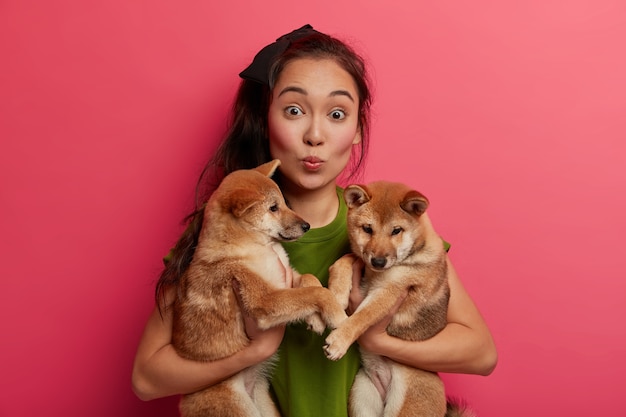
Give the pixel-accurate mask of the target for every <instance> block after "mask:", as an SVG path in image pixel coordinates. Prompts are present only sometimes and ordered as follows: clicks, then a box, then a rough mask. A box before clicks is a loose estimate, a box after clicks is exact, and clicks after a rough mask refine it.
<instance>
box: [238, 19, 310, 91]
mask: <svg viewBox="0 0 626 417" xmlns="http://www.w3.org/2000/svg"><path fill="white" fill-rule="evenodd" d="M314 33H320V32H318V31H316V30H315V29H313V26H311V25H304V26H302V27H301V28H300V29H296V30H294V31H293V32H290V33H287V34H286V35H283V36H281V37H280V38H278V39H276V42H274V43H272V44H269V45H267V46H266V47H264V48H263V49H261V50H260V51H259V53H257V54H256V55H255V57H254V59H253V60H252V63H251V64H250V65H248V67H247V68H246V69H245V70H243V71H241V72H240V73H239V76H240V77H241V78H243V79H245V80H251V81H256V82H257V83H261V84H265V85H269V75H270V74H269V73H270V66H271V64H272V63H273V62H274V59H275V58H276V57H278V56H279V55H280V54H282V53H283V52H285V50H287V48H289V45H291V42H293V41H296V40H298V39H302V38H304V37H307V36H309V35H312V34H314Z"/></svg>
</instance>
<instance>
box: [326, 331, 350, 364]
mask: <svg viewBox="0 0 626 417" xmlns="http://www.w3.org/2000/svg"><path fill="white" fill-rule="evenodd" d="M337 338H338V335H337V334H336V332H335V331H333V332H331V333H330V334H329V335H328V337H327V338H326V344H325V345H324V353H325V354H326V357H327V358H328V359H330V360H332V361H336V360H339V359H341V358H343V356H344V355H345V354H346V351H347V350H348V346H346V347H342V343H340V342H338V341H337V340H336V339H337Z"/></svg>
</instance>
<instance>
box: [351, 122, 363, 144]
mask: <svg viewBox="0 0 626 417" xmlns="http://www.w3.org/2000/svg"><path fill="white" fill-rule="evenodd" d="M361 139H362V136H361V127H360V126H359V127H358V128H357V130H356V135H354V139H353V140H352V144H353V145H358V144H359V143H361Z"/></svg>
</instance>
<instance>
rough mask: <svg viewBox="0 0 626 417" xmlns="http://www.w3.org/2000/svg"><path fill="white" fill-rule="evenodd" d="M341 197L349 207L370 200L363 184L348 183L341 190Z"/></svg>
mask: <svg viewBox="0 0 626 417" xmlns="http://www.w3.org/2000/svg"><path fill="white" fill-rule="evenodd" d="M343 198H344V200H346V204H347V205H348V207H349V208H354V207H358V206H361V205H363V204H365V203H367V202H368V201H370V200H371V197H370V195H369V193H368V192H367V188H365V186H364V185H357V184H352V185H348V186H347V187H346V189H345V190H344V191H343Z"/></svg>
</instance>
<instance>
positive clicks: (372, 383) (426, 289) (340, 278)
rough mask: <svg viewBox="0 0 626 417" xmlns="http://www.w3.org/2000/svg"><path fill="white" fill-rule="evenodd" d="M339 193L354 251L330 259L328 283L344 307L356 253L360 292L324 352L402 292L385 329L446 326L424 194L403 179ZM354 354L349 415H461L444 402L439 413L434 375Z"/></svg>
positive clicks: (417, 335) (441, 251)
mask: <svg viewBox="0 0 626 417" xmlns="http://www.w3.org/2000/svg"><path fill="white" fill-rule="evenodd" d="M344 198H345V200H346V202H347V205H348V234H349V237H350V244H351V248H352V251H353V253H354V255H346V256H344V257H342V258H340V259H339V260H338V261H337V262H335V264H333V266H332V267H331V269H330V278H329V288H330V289H331V291H333V293H335V295H336V296H337V299H338V301H339V303H340V304H342V307H344V308H346V307H347V306H348V298H349V293H350V290H351V286H352V264H353V263H354V261H355V258H354V256H355V255H356V256H357V257H359V258H361V259H362V261H363V263H364V264H365V273H364V276H363V278H362V280H361V285H362V288H361V289H362V291H363V293H364V295H365V298H364V299H363V301H362V303H361V304H360V305H359V307H358V308H357V309H356V311H355V312H354V314H352V315H351V316H350V317H348V319H346V320H345V321H344V322H343V323H342V324H341V325H340V326H339V327H338V328H337V329H335V330H333V331H332V332H331V333H330V334H329V335H328V337H327V338H326V346H325V347H324V350H325V353H326V356H327V357H328V358H329V359H332V360H337V359H339V358H341V357H342V356H343V355H344V354H345V353H346V350H347V349H348V347H349V346H350V345H351V344H352V343H353V342H354V341H355V340H357V339H358V337H359V336H360V335H361V334H363V332H365V330H367V329H368V328H369V327H370V326H372V325H374V324H375V323H377V322H379V321H380V320H381V319H382V318H383V317H385V316H386V315H387V314H388V313H389V311H390V310H391V309H392V307H393V306H394V305H395V304H396V302H397V301H398V299H399V298H400V297H401V296H402V295H403V294H405V293H406V292H407V291H408V295H407V296H406V298H405V299H404V301H403V302H402V304H401V305H400V307H399V309H398V312H397V313H396V314H395V315H394V316H393V318H392V320H391V323H390V324H389V326H388V327H387V332H388V333H389V334H390V335H392V336H396V337H399V338H402V339H406V340H425V339H428V338H430V337H432V336H434V335H435V334H437V333H438V332H439V331H441V330H442V329H443V328H444V327H445V326H446V322H447V320H446V316H447V309H448V299H449V296H450V290H449V287H448V281H447V260H446V254H445V248H444V243H443V240H442V239H441V238H440V237H439V236H438V235H437V234H436V233H435V231H434V229H433V228H432V225H431V224H430V222H429V221H428V220H427V219H426V218H425V216H422V215H423V214H424V212H425V211H426V209H427V208H428V205H429V202H428V199H427V198H426V197H424V196H423V195H422V194H420V193H419V192H417V191H415V190H412V189H411V188H409V187H408V186H406V185H404V184H399V183H390V182H384V181H379V182H374V183H371V184H369V185H351V186H348V187H347V188H346V189H345V190H344ZM361 355H362V365H363V366H362V368H361V370H360V371H359V373H358V374H357V376H356V379H355V381H354V384H353V387H352V390H351V393H350V405H349V406H350V410H349V412H350V416H352V417H357V416H358V417H382V416H383V415H384V416H385V417H405V416H406V417H409V416H410V417H416V416H429V417H435V416H437V417H443V416H444V415H446V416H452V415H459V416H461V415H467V414H462V410H460V409H459V408H458V407H456V406H455V405H452V404H448V408H449V410H448V414H447V411H446V408H447V403H446V396H445V391H444V386H443V383H442V381H441V380H440V378H439V377H438V375H437V374H435V373H432V372H427V371H422V370H419V369H415V368H411V367H408V366H405V365H402V364H399V363H396V362H393V361H391V360H390V359H388V358H384V357H381V356H378V355H374V354H372V353H369V352H367V351H365V350H363V349H361ZM454 413H457V414H454Z"/></svg>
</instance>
